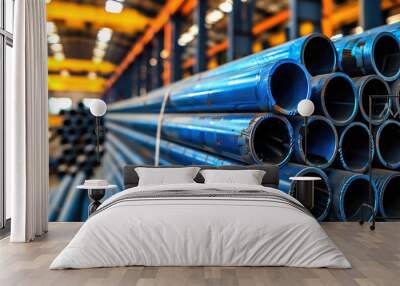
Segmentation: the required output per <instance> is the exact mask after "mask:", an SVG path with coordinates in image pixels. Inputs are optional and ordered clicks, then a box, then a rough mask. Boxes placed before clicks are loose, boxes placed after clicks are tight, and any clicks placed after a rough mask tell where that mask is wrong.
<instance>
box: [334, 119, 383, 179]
mask: <svg viewBox="0 0 400 286" xmlns="http://www.w3.org/2000/svg"><path fill="white" fill-rule="evenodd" d="M339 133H340V137H339V148H338V153H339V156H338V158H337V160H338V163H339V164H338V165H340V167H342V168H344V169H345V170H347V171H352V172H357V173H364V172H366V171H367V169H368V162H369V158H370V157H369V156H371V158H373V157H374V152H375V148H374V138H373V136H372V134H371V133H370V132H369V130H368V127H367V126H366V125H365V124H363V123H361V122H352V123H350V124H349V125H347V126H346V127H343V128H340V129H339Z"/></svg>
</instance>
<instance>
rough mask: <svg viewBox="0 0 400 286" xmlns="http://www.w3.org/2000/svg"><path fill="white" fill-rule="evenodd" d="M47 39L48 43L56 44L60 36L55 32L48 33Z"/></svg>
mask: <svg viewBox="0 0 400 286" xmlns="http://www.w3.org/2000/svg"><path fill="white" fill-rule="evenodd" d="M47 41H48V42H49V44H58V43H59V42H60V36H59V35H57V34H50V35H49V37H48V38H47Z"/></svg>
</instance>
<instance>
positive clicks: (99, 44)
mask: <svg viewBox="0 0 400 286" xmlns="http://www.w3.org/2000/svg"><path fill="white" fill-rule="evenodd" d="M107 46H108V44H107V43H104V42H100V41H98V42H97V43H96V48H98V49H100V50H105V49H107Z"/></svg>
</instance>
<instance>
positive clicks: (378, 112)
mask: <svg viewBox="0 0 400 286" xmlns="http://www.w3.org/2000/svg"><path fill="white" fill-rule="evenodd" d="M388 94H390V91H389V89H388V86H387V85H386V83H385V82H384V81H383V80H381V79H379V78H371V79H369V80H367V81H366V82H365V85H364V87H363V88H362V91H361V99H360V101H361V107H362V108H361V111H362V112H363V113H364V115H365V118H368V116H369V97H370V95H388ZM389 102H390V99H389V98H372V112H371V114H372V118H371V119H372V120H373V121H377V122H381V121H383V120H385V118H386V115H387V114H388V113H389V107H390V103H389Z"/></svg>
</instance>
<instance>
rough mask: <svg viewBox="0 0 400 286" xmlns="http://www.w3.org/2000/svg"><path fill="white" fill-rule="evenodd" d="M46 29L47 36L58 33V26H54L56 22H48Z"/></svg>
mask: <svg viewBox="0 0 400 286" xmlns="http://www.w3.org/2000/svg"><path fill="white" fill-rule="evenodd" d="M46 28H47V34H52V33H55V32H56V31H57V26H56V24H54V22H47V25H46Z"/></svg>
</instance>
